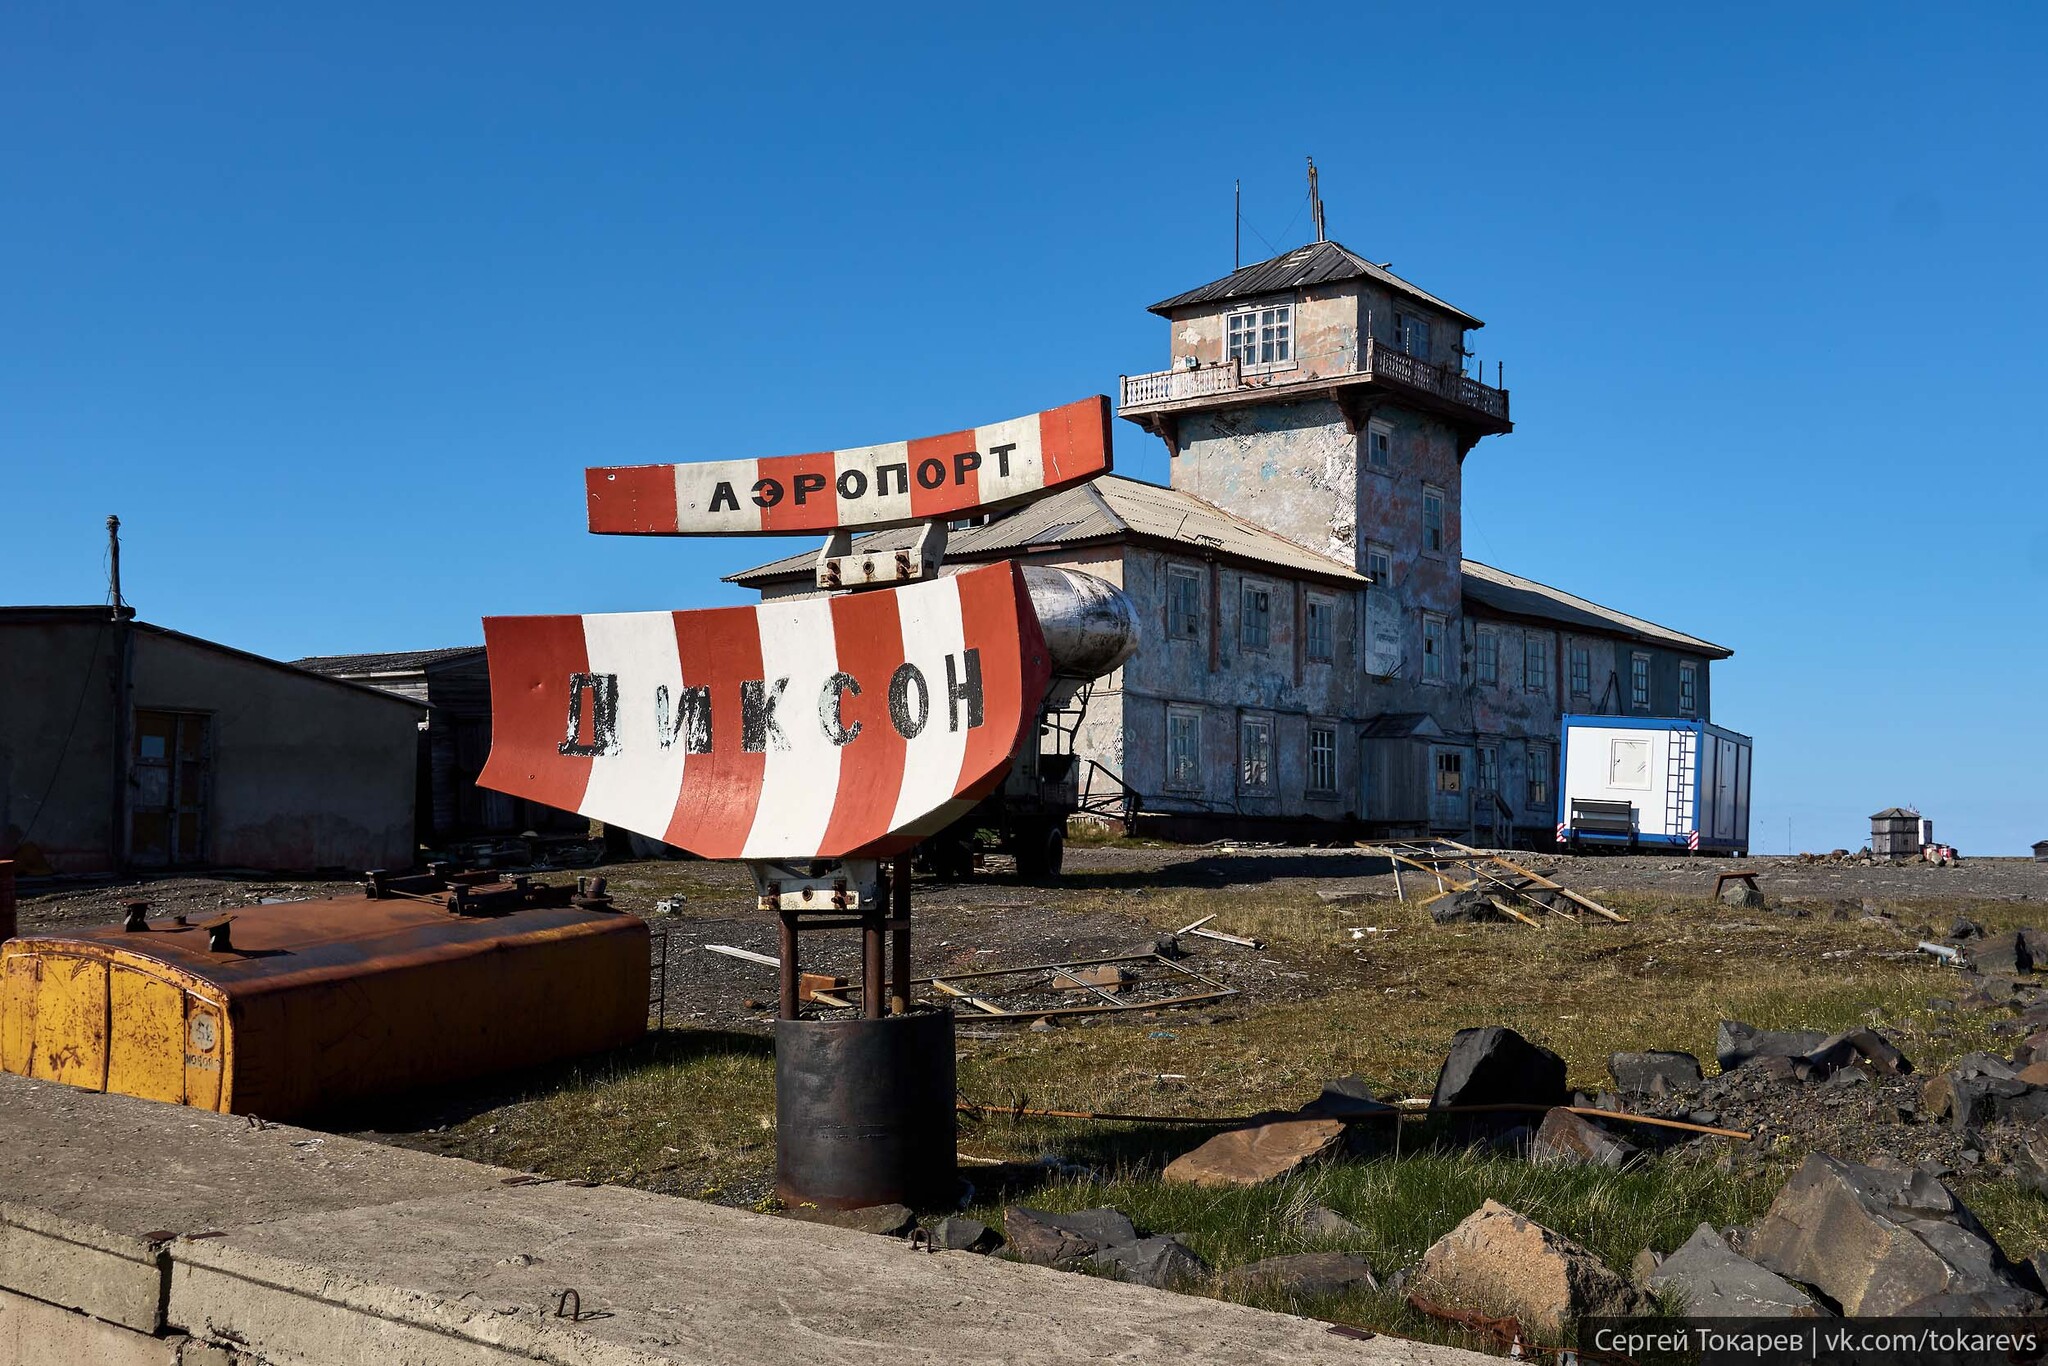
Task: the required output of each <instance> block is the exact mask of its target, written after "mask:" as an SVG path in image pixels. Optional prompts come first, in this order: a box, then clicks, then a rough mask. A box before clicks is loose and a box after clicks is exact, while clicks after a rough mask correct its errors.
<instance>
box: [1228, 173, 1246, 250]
mask: <svg viewBox="0 0 2048 1366" xmlns="http://www.w3.org/2000/svg"><path fill="white" fill-rule="evenodd" d="M1243 262H1244V182H1243V181H1242V180H1233V181H1231V182H1230V268H1231V269H1232V270H1236V269H1237V268H1238V266H1239V265H1241V264H1242V263H1243Z"/></svg>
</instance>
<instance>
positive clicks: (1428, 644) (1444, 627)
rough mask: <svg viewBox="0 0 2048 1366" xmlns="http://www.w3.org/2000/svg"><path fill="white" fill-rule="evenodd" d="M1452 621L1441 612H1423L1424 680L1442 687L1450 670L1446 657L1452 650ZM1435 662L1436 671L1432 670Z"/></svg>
mask: <svg viewBox="0 0 2048 1366" xmlns="http://www.w3.org/2000/svg"><path fill="white" fill-rule="evenodd" d="M1450 634H1451V633H1450V621H1449V619H1448V618H1446V617H1445V616H1444V615H1443V614H1442V613H1440V612H1424V613H1423V614H1422V681H1423V682H1424V683H1428V684H1431V685H1432V686H1435V687H1442V686H1443V685H1444V683H1445V681H1446V679H1447V673H1448V671H1447V670H1446V668H1445V665H1444V657H1445V655H1447V654H1448V653H1449V652H1450ZM1432 662H1434V666H1435V670H1436V671H1435V672H1434V673H1432V672H1430V669H1431V665H1432Z"/></svg>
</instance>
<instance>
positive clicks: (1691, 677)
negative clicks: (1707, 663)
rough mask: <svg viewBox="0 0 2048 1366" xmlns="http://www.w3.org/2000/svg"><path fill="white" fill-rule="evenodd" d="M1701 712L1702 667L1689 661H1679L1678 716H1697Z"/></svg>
mask: <svg viewBox="0 0 2048 1366" xmlns="http://www.w3.org/2000/svg"><path fill="white" fill-rule="evenodd" d="M1699 710H1700V666H1699V665H1697V664H1695V663H1693V662H1692V661H1691V660H1689V659H1681V660H1679V661H1678V714H1679V715H1680V716H1697V715H1699Z"/></svg>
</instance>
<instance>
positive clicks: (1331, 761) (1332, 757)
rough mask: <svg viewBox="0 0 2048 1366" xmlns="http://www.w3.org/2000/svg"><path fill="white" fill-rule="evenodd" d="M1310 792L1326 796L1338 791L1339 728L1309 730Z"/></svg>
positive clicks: (1324, 727)
mask: <svg viewBox="0 0 2048 1366" xmlns="http://www.w3.org/2000/svg"><path fill="white" fill-rule="evenodd" d="M1308 790H1309V791H1310V792H1314V793H1320V794H1322V795H1324V796H1330V795H1334V794H1335V793H1336V791H1337V728H1336V727H1335V726H1310V727H1309V728H1308Z"/></svg>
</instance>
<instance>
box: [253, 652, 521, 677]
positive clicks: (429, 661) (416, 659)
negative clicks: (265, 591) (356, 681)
mask: <svg viewBox="0 0 2048 1366" xmlns="http://www.w3.org/2000/svg"><path fill="white" fill-rule="evenodd" d="M483 652H484V647H483V646H481V645H449V646H444V647H442V648H441V649H438V650H390V651H386V652H384V653H381V654H374V653H373V654H360V655H308V656H306V658H304V659H295V660H293V661H292V664H293V665H294V666H295V667H297V668H301V669H307V670H310V671H311V672H313V673H316V674H326V675H328V676H329V677H360V676H363V675H367V674H402V673H418V672H421V671H423V670H425V669H428V668H430V667H432V666H433V665H436V664H446V663H449V662H450V661H452V660H459V659H467V658H470V657H472V656H480V655H482V654H483Z"/></svg>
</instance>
